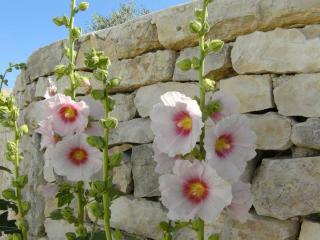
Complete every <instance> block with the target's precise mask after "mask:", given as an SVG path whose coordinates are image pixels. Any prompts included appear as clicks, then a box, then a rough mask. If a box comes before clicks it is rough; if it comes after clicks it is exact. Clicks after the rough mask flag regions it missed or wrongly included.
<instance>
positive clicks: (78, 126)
mask: <svg viewBox="0 0 320 240" xmlns="http://www.w3.org/2000/svg"><path fill="white" fill-rule="evenodd" d="M42 106H43V108H45V107H46V108H47V109H46V110H44V111H47V115H48V116H52V129H53V131H54V132H55V133H57V134H58V135H60V136H66V135H70V134H74V133H75V132H82V131H83V130H84V129H85V128H86V127H87V125H88V116H89V108H88V106H87V104H86V103H85V102H84V101H80V102H75V101H73V100H72V99H71V97H69V96H65V95H62V94H57V95H55V96H54V97H52V98H50V99H47V100H44V101H43V104H42ZM39 110H40V109H39Z"/></svg>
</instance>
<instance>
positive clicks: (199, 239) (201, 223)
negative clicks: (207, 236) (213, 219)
mask: <svg viewBox="0 0 320 240" xmlns="http://www.w3.org/2000/svg"><path fill="white" fill-rule="evenodd" d="M197 240H204V221H203V220H202V219H199V229H198V231H197Z"/></svg>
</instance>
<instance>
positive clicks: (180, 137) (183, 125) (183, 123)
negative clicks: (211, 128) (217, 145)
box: [150, 92, 203, 157]
mask: <svg viewBox="0 0 320 240" xmlns="http://www.w3.org/2000/svg"><path fill="white" fill-rule="evenodd" d="M150 118H151V121H152V122H151V129H152V130H153V132H154V134H155V140H154V141H155V145H156V147H157V148H158V149H159V151H160V152H163V153H167V154H168V155H169V156H170V157H175V156H176V155H178V154H187V153H189V152H190V151H191V150H192V149H193V148H194V147H195V145H196V143H197V141H198V139H199V136H200V134H201V128H202V127H203V123H202V113H201V111H200V108H199V106H198V104H197V102H196V101H195V100H192V99H191V98H189V97H186V96H185V95H183V94H181V93H179V92H167V93H165V94H164V95H162V96H161V102H160V103H158V104H156V105H155V106H154V107H153V109H152V111H151V113H150Z"/></svg>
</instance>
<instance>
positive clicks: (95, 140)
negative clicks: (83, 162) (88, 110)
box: [87, 136, 105, 150]
mask: <svg viewBox="0 0 320 240" xmlns="http://www.w3.org/2000/svg"><path fill="white" fill-rule="evenodd" d="M87 143H88V144H89V145H90V146H91V147H95V148H97V149H99V150H102V149H103V148H104V145H105V143H104V138H103V137H99V136H90V137H88V138H87Z"/></svg>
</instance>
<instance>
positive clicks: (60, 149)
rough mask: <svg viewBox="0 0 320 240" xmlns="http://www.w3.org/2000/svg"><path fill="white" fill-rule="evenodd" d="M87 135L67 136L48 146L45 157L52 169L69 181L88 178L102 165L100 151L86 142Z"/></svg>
mask: <svg viewBox="0 0 320 240" xmlns="http://www.w3.org/2000/svg"><path fill="white" fill-rule="evenodd" d="M87 137H88V135H86V134H83V133H79V134H76V135H72V136H67V137H65V138H64V139H63V140H61V141H60V142H58V143H57V144H56V146H55V147H53V148H50V149H49V150H50V151H48V149H47V151H48V154H46V158H48V159H49V160H50V163H51V164H52V166H53V168H54V171H55V172H56V173H57V174H59V175H61V176H65V177H67V179H68V180H70V181H81V180H88V179H89V178H90V177H91V176H92V175H93V174H94V173H96V172H98V171H99V170H100V168H101V167H102V159H103V156H102V153H101V152H100V151H98V150H97V149H96V148H93V147H91V146H89V145H88V143H87Z"/></svg>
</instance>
